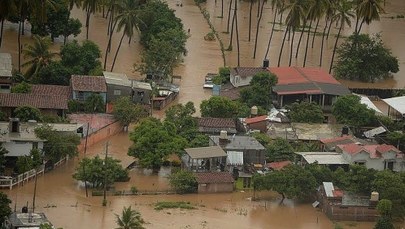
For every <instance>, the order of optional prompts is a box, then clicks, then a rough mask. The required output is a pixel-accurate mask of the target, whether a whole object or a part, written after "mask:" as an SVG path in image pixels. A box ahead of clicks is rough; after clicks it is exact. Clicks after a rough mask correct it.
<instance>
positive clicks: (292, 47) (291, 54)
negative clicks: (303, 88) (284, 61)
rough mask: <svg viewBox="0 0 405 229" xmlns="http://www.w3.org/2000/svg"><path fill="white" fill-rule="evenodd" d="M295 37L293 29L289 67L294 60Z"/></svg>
mask: <svg viewBox="0 0 405 229" xmlns="http://www.w3.org/2000/svg"><path fill="white" fill-rule="evenodd" d="M294 36H295V29H292V37H291V48H290V60H289V61H288V66H291V60H292V56H293V49H294Z"/></svg>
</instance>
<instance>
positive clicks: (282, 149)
mask: <svg viewBox="0 0 405 229" xmlns="http://www.w3.org/2000/svg"><path fill="white" fill-rule="evenodd" d="M265 147H266V157H267V159H268V160H269V161H285V160H293V159H294V148H293V147H292V146H291V145H290V143H289V142H288V140H286V139H284V138H276V139H274V140H271V141H270V142H269V143H268V144H267V145H266V146H265Z"/></svg>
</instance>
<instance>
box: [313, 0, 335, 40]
mask: <svg viewBox="0 0 405 229" xmlns="http://www.w3.org/2000/svg"><path fill="white" fill-rule="evenodd" d="M330 4H331V3H330V0H315V5H318V7H317V8H318V10H316V11H315V16H316V20H317V21H316V26H315V31H314V33H313V34H312V44H311V48H314V41H315V35H316V31H317V30H318V26H319V21H320V20H321V18H322V17H324V16H325V14H326V13H327V10H328V9H329V5H330Z"/></svg>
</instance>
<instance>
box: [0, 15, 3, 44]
mask: <svg viewBox="0 0 405 229" xmlns="http://www.w3.org/2000/svg"><path fill="white" fill-rule="evenodd" d="M3 29H4V18H3V19H2V20H1V28H0V47H1V43H2V42H3Z"/></svg>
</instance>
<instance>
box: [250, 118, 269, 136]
mask: <svg viewBox="0 0 405 229" xmlns="http://www.w3.org/2000/svg"><path fill="white" fill-rule="evenodd" d="M248 126H249V129H251V130H260V132H262V133H267V120H263V121H261V122H255V123H252V124H249V125H248Z"/></svg>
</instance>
